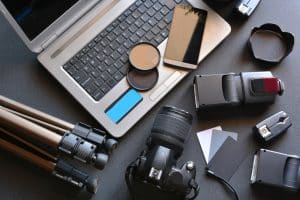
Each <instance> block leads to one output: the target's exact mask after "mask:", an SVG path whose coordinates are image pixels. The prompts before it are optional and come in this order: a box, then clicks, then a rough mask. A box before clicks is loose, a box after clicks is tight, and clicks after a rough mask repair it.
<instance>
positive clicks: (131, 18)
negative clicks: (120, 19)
mask: <svg viewBox="0 0 300 200" xmlns="http://www.w3.org/2000/svg"><path fill="white" fill-rule="evenodd" d="M126 22H127V24H132V23H133V22H135V19H134V18H133V17H132V16H129V17H127V18H126Z"/></svg>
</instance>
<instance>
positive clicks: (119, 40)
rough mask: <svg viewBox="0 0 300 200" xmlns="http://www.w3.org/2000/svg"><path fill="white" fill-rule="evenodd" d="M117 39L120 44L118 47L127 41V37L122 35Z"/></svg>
mask: <svg viewBox="0 0 300 200" xmlns="http://www.w3.org/2000/svg"><path fill="white" fill-rule="evenodd" d="M116 41H117V42H118V43H119V45H118V46H117V48H118V47H120V45H122V44H123V42H124V41H125V38H124V37H123V36H122V35H120V36H119V37H117V39H116Z"/></svg>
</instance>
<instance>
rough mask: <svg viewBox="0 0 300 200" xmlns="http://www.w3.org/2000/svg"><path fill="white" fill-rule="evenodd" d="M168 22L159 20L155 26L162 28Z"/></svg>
mask: <svg viewBox="0 0 300 200" xmlns="http://www.w3.org/2000/svg"><path fill="white" fill-rule="evenodd" d="M167 25H168V24H166V22H164V21H160V22H159V23H158V24H157V26H158V27H159V28H160V29H164V28H165V27H166V26H167Z"/></svg>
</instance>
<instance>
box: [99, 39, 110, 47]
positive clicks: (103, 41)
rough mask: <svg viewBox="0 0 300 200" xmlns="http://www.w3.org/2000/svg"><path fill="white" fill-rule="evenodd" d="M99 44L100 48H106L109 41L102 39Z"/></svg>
mask: <svg viewBox="0 0 300 200" xmlns="http://www.w3.org/2000/svg"><path fill="white" fill-rule="evenodd" d="M100 44H101V45H102V47H106V46H107V45H108V44H109V41H108V40H107V39H106V38H103V39H102V40H101V42H100Z"/></svg>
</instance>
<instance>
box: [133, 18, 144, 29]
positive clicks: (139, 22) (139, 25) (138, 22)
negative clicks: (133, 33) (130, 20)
mask: <svg viewBox="0 0 300 200" xmlns="http://www.w3.org/2000/svg"><path fill="white" fill-rule="evenodd" d="M134 24H135V25H136V26H137V27H141V26H143V24H144V22H143V21H142V20H141V19H138V20H136V21H135V22H134Z"/></svg>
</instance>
